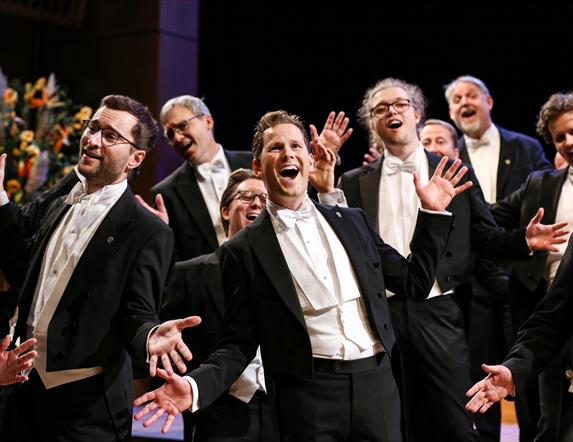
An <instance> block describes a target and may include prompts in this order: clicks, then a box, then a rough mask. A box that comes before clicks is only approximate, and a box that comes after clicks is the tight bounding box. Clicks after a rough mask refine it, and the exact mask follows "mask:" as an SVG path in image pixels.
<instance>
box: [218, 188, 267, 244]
mask: <svg viewBox="0 0 573 442" xmlns="http://www.w3.org/2000/svg"><path fill="white" fill-rule="evenodd" d="M247 191H248V192H254V193H256V194H257V195H261V194H265V195H266V193H267V188H266V187H265V184H264V183H263V181H262V180H259V179H257V178H249V179H247V180H245V181H243V182H241V183H240V184H239V185H238V186H237V188H236V189H235V196H234V197H233V199H232V200H231V203H230V204H229V206H228V207H223V208H221V216H222V217H223V219H225V220H227V221H228V222H229V233H228V236H229V238H231V237H232V236H233V235H235V234H236V233H237V232H239V231H240V230H241V229H242V228H243V227H245V226H248V225H249V224H251V223H252V222H253V221H254V220H255V218H256V217H257V216H258V214H259V213H261V211H262V210H263V209H264V208H265V205H264V203H263V202H262V201H261V198H260V197H258V196H255V197H254V198H253V199H252V200H251V201H244V200H243V199H241V198H240V197H239V193H240V192H247Z"/></svg>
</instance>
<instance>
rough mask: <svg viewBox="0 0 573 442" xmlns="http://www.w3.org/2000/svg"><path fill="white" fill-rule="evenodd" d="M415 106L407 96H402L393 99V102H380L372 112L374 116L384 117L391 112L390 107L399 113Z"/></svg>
mask: <svg viewBox="0 0 573 442" xmlns="http://www.w3.org/2000/svg"><path fill="white" fill-rule="evenodd" d="M412 106H414V103H412V102H411V101H410V100H408V99H407V98H400V99H399V100H396V101H393V102H392V103H380V104H378V105H377V106H375V107H373V108H372V109H370V114H371V115H372V116H373V117H374V118H382V117H385V116H386V115H388V113H389V112H390V108H393V109H394V110H395V111H396V112H398V113H399V114H403V113H404V112H406V111H407V110H408V109H410V107H412Z"/></svg>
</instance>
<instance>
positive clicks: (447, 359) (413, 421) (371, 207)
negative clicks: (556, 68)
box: [340, 78, 559, 441]
mask: <svg viewBox="0 0 573 442" xmlns="http://www.w3.org/2000/svg"><path fill="white" fill-rule="evenodd" d="M424 110H425V99H424V96H423V94H422V91H421V90H420V89H419V88H418V87H417V86H415V85H413V84H410V83H407V82H405V81H402V80H398V79H394V78H386V79H384V80H381V81H379V82H378V83H377V84H375V85H374V86H373V87H371V88H370V89H369V90H368V91H367V92H366V94H365V96H364V99H363V101H362V107H361V108H360V111H359V115H360V118H361V120H362V122H363V124H364V126H365V127H366V128H368V130H369V131H372V133H373V134H374V135H375V136H376V137H377V138H379V139H380V142H381V143H382V144H383V145H384V155H383V157H382V158H380V159H379V160H377V161H376V162H374V163H372V164H369V165H367V166H363V167H361V168H359V169H355V170H352V171H349V172H347V173H346V174H344V175H342V177H341V180H340V185H341V188H342V189H343V190H344V193H345V194H346V198H347V200H348V204H349V206H351V207H353V206H354V207H360V208H362V209H364V211H365V212H366V218H367V219H368V220H369V222H370V224H371V225H372V227H374V229H376V230H377V231H378V232H380V235H381V237H382V238H383V239H384V241H386V242H387V243H388V244H390V245H391V246H392V247H394V248H395V249H396V250H397V251H398V252H399V253H401V254H402V255H403V256H404V257H407V256H409V255H410V253H411V250H412V248H411V241H412V235H413V232H414V227H415V225H416V220H417V216H418V208H419V207H420V202H419V199H418V196H417V195H416V191H415V184H414V181H413V180H412V173H417V174H419V180H420V182H421V183H425V182H427V181H428V180H429V178H430V177H431V176H432V174H433V173H434V170H435V169H436V167H437V166H438V164H439V161H440V158H439V157H438V156H436V155H433V154H431V153H429V152H425V150H424V147H423V145H422V143H421V142H420V138H419V135H418V131H417V126H418V125H419V124H420V123H421V121H422V119H423V117H424ZM468 175H469V176H468V178H467V180H471V181H472V182H474V186H473V187H471V188H470V189H469V191H468V192H464V193H463V194H462V195H459V196H458V197H456V198H455V199H454V200H453V201H452V202H451V204H449V205H448V207H447V210H448V211H449V212H452V213H453V214H454V216H455V219H454V228H453V229H452V231H451V233H450V236H449V240H448V246H447V248H446V250H445V253H444V255H443V257H442V259H441V261H440V264H439V266H438V269H437V275H436V280H435V281H433V286H432V287H431V289H430V290H429V291H428V292H427V293H426V294H425V297H426V299H425V300H424V301H422V302H419V301H412V300H411V299H408V298H406V297H404V296H400V295H395V294H394V293H392V292H390V291H387V292H386V295H387V296H388V297H389V304H390V311H391V313H392V320H393V322H394V325H395V328H396V334H397V338H398V343H399V344H400V350H401V352H402V353H403V355H404V369H405V370H404V394H405V400H404V402H405V407H406V423H407V426H408V433H409V436H410V438H411V440H414V441H427V440H439V441H450V440H451V441H462V440H463V441H470V440H477V438H478V434H477V432H476V431H475V426H474V425H473V422H472V419H471V417H470V416H469V414H468V413H467V412H466V410H465V409H464V405H465V391H466V388H465V386H466V385H468V384H469V383H470V373H469V360H468V348H467V343H466V335H465V330H464V318H463V315H462V312H461V310H460V308H459V307H458V305H457V304H456V302H455V301H454V299H453V297H452V296H450V295H452V294H454V293H456V296H462V295H463V294H464V293H465V294H466V296H467V292H464V290H467V284H468V282H469V278H470V276H471V269H472V263H473V256H472V251H473V252H475V253H478V254H479V255H481V256H484V255H485V256H490V257H495V258H498V259H501V258H506V259H511V258H525V257H527V256H528V253H529V248H528V245H529V247H531V248H539V247H541V246H548V245H549V244H550V243H551V242H552V241H553V240H551V241H549V242H545V240H544V239H542V240H541V242H539V243H536V241H535V240H533V235H532V234H533V233H534V230H535V229H537V228H540V229H541V230H545V228H543V227H542V226H539V224H538V223H539V220H538V219H535V220H534V222H532V223H531V224H530V226H528V230H527V241H526V235H525V230H521V231H513V232H500V230H499V229H498V227H497V226H496V224H495V221H494V219H493V217H492V215H491V213H490V211H489V208H488V206H487V204H486V203H485V201H484V200H483V196H482V194H481V191H480V188H479V185H478V184H477V183H475V176H474V175H473V172H472V171H471V170H470V171H469V173H468ZM465 180H466V179H465V178H464V179H462V182H464V181H465ZM545 231H546V232H549V231H551V228H548V229H547V230H545ZM555 241H559V239H555ZM428 404H432V405H431V406H430V407H428Z"/></svg>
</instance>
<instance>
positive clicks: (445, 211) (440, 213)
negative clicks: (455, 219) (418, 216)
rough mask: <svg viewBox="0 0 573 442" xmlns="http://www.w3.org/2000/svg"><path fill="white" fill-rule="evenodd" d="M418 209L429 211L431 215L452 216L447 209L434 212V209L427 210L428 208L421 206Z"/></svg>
mask: <svg viewBox="0 0 573 442" xmlns="http://www.w3.org/2000/svg"><path fill="white" fill-rule="evenodd" d="M420 211H421V212H426V213H431V214H432V215H446V216H452V212H448V211H447V210H442V211H441V212H436V211H435V210H428V209H424V208H423V207H420Z"/></svg>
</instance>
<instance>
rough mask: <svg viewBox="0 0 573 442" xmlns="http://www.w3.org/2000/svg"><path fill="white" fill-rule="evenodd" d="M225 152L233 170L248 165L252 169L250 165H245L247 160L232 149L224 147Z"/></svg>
mask: <svg viewBox="0 0 573 442" xmlns="http://www.w3.org/2000/svg"><path fill="white" fill-rule="evenodd" d="M223 152H224V153H225V157H226V158H227V161H228V162H229V167H230V168H231V170H237V169H238V168H240V167H248V168H249V169H250V165H249V166H245V164H244V163H245V161H244V160H243V159H242V158H241V156H240V155H238V154H237V153H236V152H232V151H230V150H224V149H223Z"/></svg>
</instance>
